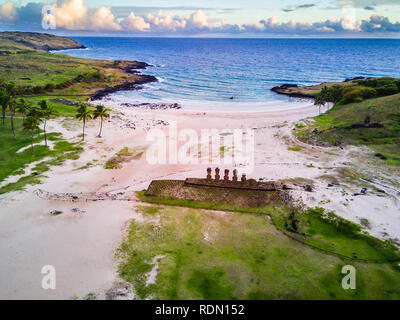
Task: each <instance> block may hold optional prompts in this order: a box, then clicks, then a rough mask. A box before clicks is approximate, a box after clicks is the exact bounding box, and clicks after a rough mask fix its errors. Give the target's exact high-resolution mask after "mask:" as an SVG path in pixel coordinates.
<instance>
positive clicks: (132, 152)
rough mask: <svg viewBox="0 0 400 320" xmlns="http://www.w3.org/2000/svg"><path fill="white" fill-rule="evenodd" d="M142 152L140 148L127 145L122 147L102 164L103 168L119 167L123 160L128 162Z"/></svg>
mask: <svg viewBox="0 0 400 320" xmlns="http://www.w3.org/2000/svg"><path fill="white" fill-rule="evenodd" d="M142 154H143V150H142V149H141V148H138V149H136V148H134V149H130V148H128V147H124V148H122V149H121V150H120V151H118V152H117V153H116V154H115V155H114V156H112V157H111V158H110V159H108V160H107V161H106V163H105V164H104V169H109V170H113V169H121V168H122V164H123V163H124V162H129V161H131V160H133V159H137V158H139V157H140V156H141V155H142Z"/></svg>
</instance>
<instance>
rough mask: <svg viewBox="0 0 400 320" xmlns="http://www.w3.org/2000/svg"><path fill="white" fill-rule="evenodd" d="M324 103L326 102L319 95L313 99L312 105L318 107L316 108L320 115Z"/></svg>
mask: <svg viewBox="0 0 400 320" xmlns="http://www.w3.org/2000/svg"><path fill="white" fill-rule="evenodd" d="M325 103H326V101H325V99H324V97H323V96H322V95H321V94H319V95H317V96H316V97H315V101H314V105H315V106H318V107H319V108H318V111H319V114H321V106H323V105H325Z"/></svg>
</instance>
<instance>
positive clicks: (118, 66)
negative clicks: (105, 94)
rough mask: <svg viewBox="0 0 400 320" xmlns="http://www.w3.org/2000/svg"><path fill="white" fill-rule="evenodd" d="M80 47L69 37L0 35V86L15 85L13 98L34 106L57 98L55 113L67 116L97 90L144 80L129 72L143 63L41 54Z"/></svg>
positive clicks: (144, 77) (20, 33)
mask: <svg viewBox="0 0 400 320" xmlns="http://www.w3.org/2000/svg"><path fill="white" fill-rule="evenodd" d="M81 46H82V45H80V44H78V43H76V42H75V41H74V40H71V39H68V38H63V37H57V36H52V35H47V34H41V33H25V32H3V33H0V86H1V85H2V84H7V83H10V82H13V83H15V85H16V87H17V88H16V95H17V96H18V97H19V96H24V97H27V98H28V102H33V103H34V102H36V101H37V100H42V99H45V100H48V99H52V98H50V97H58V98H59V99H57V100H58V102H57V103H55V107H56V108H57V109H58V110H57V111H59V113H61V114H69V113H71V111H72V110H75V109H76V108H75V106H74V103H76V102H84V101H87V100H88V99H89V98H90V97H91V96H92V95H94V94H95V93H96V92H98V91H101V90H104V89H107V88H112V87H116V86H121V85H124V84H130V83H141V82H144V81H146V80H147V78H146V76H143V75H137V74H133V73H132V72H130V70H131V69H137V68H140V69H143V68H145V67H146V66H147V64H146V63H142V62H134V61H111V60H92V59H80V58H75V57H71V56H68V55H65V54H52V53H48V52H44V51H42V50H48V49H62V48H75V47H81ZM82 47H83V46H82ZM39 49H42V50H39ZM60 101H62V102H60ZM69 111H70V112H69Z"/></svg>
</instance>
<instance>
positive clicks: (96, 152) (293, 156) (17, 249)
mask: <svg viewBox="0 0 400 320" xmlns="http://www.w3.org/2000/svg"><path fill="white" fill-rule="evenodd" d="M111 107H113V108H114V109H115V110H116V112H117V113H119V114H116V115H114V117H112V118H111V119H110V122H108V121H106V122H105V123H104V127H103V138H96V136H97V134H98V122H97V121H91V122H90V123H89V125H88V128H87V141H86V144H85V151H84V152H83V153H82V155H81V157H80V159H79V160H76V161H67V162H66V163H65V165H63V166H61V167H54V168H53V169H52V170H51V172H49V173H47V175H48V178H46V179H44V180H43V184H41V185H38V186H30V187H28V188H27V190H26V191H25V192H15V193H11V194H6V195H1V196H0V254H1V257H2V258H1V259H0V299H16V298H22V299H48V298H55V299H68V298H71V297H74V296H78V297H84V296H85V295H86V294H88V293H90V292H96V293H99V292H100V293H102V294H103V293H104V292H105V290H107V289H108V288H110V287H111V286H112V285H113V284H114V283H115V282H118V281H119V279H118V277H117V273H116V262H115V260H114V258H113V256H114V250H115V249H116V248H117V246H118V245H119V243H120V240H121V237H122V234H123V230H124V229H125V227H126V226H127V223H128V222H129V221H130V220H131V219H135V218H136V219H140V218H141V216H140V214H137V213H136V212H135V202H127V201H111V200H107V201H100V202H75V203H73V202H65V201H54V200H43V199H40V198H38V197H37V196H36V195H35V192H34V191H35V190H36V189H38V188H40V189H42V190H46V191H51V192H60V193H61V192H62V193H64V192H71V193H77V192H106V191H112V192H114V193H117V192H125V193H126V192H131V191H134V190H142V189H144V188H147V186H148V185H149V183H150V182H151V180H153V179H161V178H168V179H181V178H186V177H204V176H205V168H206V167H207V166H204V165H149V164H148V163H147V161H146V157H145V156H143V157H142V158H141V159H135V160H132V161H130V162H127V163H124V164H123V168H122V169H118V170H104V169H103V167H102V164H103V163H104V161H105V160H107V159H109V158H110V157H111V156H113V155H114V154H115V153H116V152H118V151H119V150H120V149H122V148H123V147H130V148H143V147H145V146H147V145H148V142H146V141H145V137H146V132H147V130H148V129H150V128H152V127H154V126H157V127H159V128H162V129H163V130H165V131H167V129H168V127H166V126H165V123H170V122H171V121H173V120H177V121H178V126H179V129H182V128H193V129H195V130H200V129H201V128H216V129H224V128H231V129H235V128H255V129H256V134H255V140H256V141H255V142H256V143H255V147H256V148H255V149H256V150H255V163H256V166H255V170H254V172H253V174H252V175H251V177H254V178H256V179H258V178H260V177H261V178H266V179H284V178H285V179H286V178H296V177H303V178H308V179H313V180H314V181H315V182H314V183H315V188H316V191H315V192H313V193H307V192H304V191H294V194H295V195H297V196H298V197H302V198H303V201H304V202H305V203H306V204H307V205H312V206H316V205H319V206H323V207H326V208H328V209H332V210H335V212H336V213H337V214H339V215H341V216H343V217H345V218H347V219H350V220H352V221H355V222H359V219H360V218H366V219H368V221H369V222H370V225H371V226H370V228H371V229H370V230H368V231H369V232H370V233H372V234H374V235H376V236H378V237H381V238H397V239H400V210H399V208H400V205H399V194H398V193H397V192H396V191H395V190H396V186H395V184H394V181H397V182H398V181H399V176H400V174H399V171H398V170H397V169H393V168H386V167H383V166H382V165H381V163H380V162H379V161H378V160H377V159H374V157H373V155H372V154H373V153H372V152H371V151H369V150H367V149H364V148H355V147H348V148H345V149H343V150H342V149H340V148H320V147H313V146H309V145H304V144H302V143H300V142H298V141H296V139H294V138H293V137H291V126H292V124H293V123H294V122H297V121H298V120H300V119H303V118H306V117H310V116H315V115H317V113H318V109H317V108H316V107H314V106H312V105H309V106H306V107H302V108H298V109H296V110H284V111H272V112H257V113H247V114H245V113H238V112H236V113H209V112H207V113H206V114H204V113H203V112H193V111H186V110H171V111H157V110H137V109H129V108H121V107H116V106H111ZM160 120H162V121H164V122H161V121H160ZM285 121H287V122H288V125H286V126H281V125H282V123H283V122H285ZM126 123H130V125H129V126H131V127H132V125H134V126H135V127H136V129H135V130H133V129H131V128H129V127H127V126H126ZM49 128H52V129H51V130H54V131H56V132H62V133H63V135H64V136H65V137H68V139H76V136H77V135H79V134H80V133H81V127H80V125H79V124H78V123H76V122H72V121H65V122H64V123H63V124H62V123H61V121H60V120H57V121H50V123H49ZM288 143H289V144H290V145H291V146H294V145H299V146H301V147H302V148H303V149H302V151H300V152H294V151H290V150H288ZM327 152H331V153H334V154H327ZM94 160H98V161H97V162H96V161H94ZM88 162H90V163H91V164H94V166H89V168H87V169H80V170H79V169H78V168H80V167H83V166H85V165H86V164H87V163H88ZM310 163H312V164H313V166H314V167H307V166H306V165H307V164H310ZM96 164H97V165H96ZM337 167H349V168H352V169H354V170H358V171H361V172H362V173H363V176H366V177H370V178H372V179H373V180H374V181H377V182H379V183H381V184H384V185H385V186H388V187H381V188H382V189H384V190H385V191H386V192H387V194H386V196H385V197H378V196H377V193H372V192H370V190H372V186H371V185H370V183H368V182H363V181H356V182H351V183H349V182H344V181H340V182H341V185H340V186H336V187H332V188H328V187H327V183H328V182H329V181H326V180H322V179H319V178H318V179H317V177H319V176H321V175H324V174H325V175H336V171H335V170H336V169H335V168H337ZM221 168H225V167H224V166H221ZM227 168H229V167H227ZM391 180H392V181H391ZM364 186H365V187H367V188H368V191H367V195H365V196H357V197H354V196H352V194H353V193H354V192H359V190H360V189H361V188H362V187H364ZM343 189H344V190H345V191H344V192H347V193H348V194H349V195H343V194H342V190H343ZM346 199H347V200H346ZM321 201H322V202H321ZM74 208H77V209H79V210H75V211H78V212H73V209H74ZM52 210H60V211H62V212H63V213H62V214H61V215H58V216H52V215H50V214H49V213H50V212H51V211H52ZM44 265H54V266H55V267H56V271H57V289H56V290H43V289H42V288H41V279H42V275H41V268H42V266H44ZM154 274H156V272H155V273H154ZM153 280H154V279H152V281H153ZM100 297H103V295H100Z"/></svg>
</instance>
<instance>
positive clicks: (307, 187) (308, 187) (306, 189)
mask: <svg viewBox="0 0 400 320" xmlns="http://www.w3.org/2000/svg"><path fill="white" fill-rule="evenodd" d="M304 190H305V191H307V192H313V191H314V188H313V186H312V185H310V184H307V185H305V186H304Z"/></svg>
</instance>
